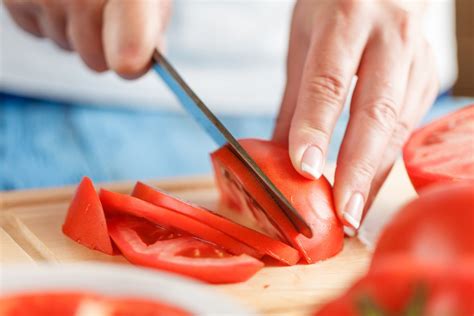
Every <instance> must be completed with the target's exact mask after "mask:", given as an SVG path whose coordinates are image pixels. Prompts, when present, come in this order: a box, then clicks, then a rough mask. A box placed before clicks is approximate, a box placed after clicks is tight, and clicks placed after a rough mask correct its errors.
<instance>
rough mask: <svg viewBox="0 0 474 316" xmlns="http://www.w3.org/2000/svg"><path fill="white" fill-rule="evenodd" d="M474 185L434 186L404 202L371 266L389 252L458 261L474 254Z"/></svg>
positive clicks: (437, 259)
mask: <svg viewBox="0 0 474 316" xmlns="http://www.w3.org/2000/svg"><path fill="white" fill-rule="evenodd" d="M473 230H474V186H471V185H470V184H468V183H457V184H451V185H439V186H432V187H430V188H427V189H426V190H424V191H423V192H422V193H421V194H420V196H419V197H418V198H417V199H415V200H413V201H411V202H409V203H408V204H407V205H405V206H404V207H403V208H402V209H401V210H400V211H399V212H398V213H397V214H396V215H395V217H394V218H393V219H392V220H391V221H390V222H389V224H388V225H387V226H386V227H385V229H384V230H383V232H382V234H381V236H380V238H379V240H378V242H377V245H376V247H375V251H374V255H373V258H372V264H371V267H372V268H373V267H375V266H377V265H378V264H379V261H381V260H383V258H384V257H385V256H387V255H395V254H398V255H400V254H408V255H410V256H411V257H412V258H414V259H415V260H418V261H429V262H431V263H435V262H438V263H443V264H455V263H456V262H458V261H459V260H460V259H461V258H463V257H467V256H474V233H473Z"/></svg>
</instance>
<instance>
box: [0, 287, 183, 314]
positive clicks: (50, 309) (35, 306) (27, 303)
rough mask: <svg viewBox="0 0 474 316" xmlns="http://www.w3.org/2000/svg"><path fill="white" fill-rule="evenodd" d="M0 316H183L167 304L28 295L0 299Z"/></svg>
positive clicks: (77, 295)
mask: <svg viewBox="0 0 474 316" xmlns="http://www.w3.org/2000/svg"><path fill="white" fill-rule="evenodd" d="M0 315H2V316H80V315H93V316H144V315H146V316H159V315H166V316H185V315H191V314H190V313H188V312H186V311H184V310H182V309H180V308H178V307H174V306H171V305H168V304H163V303H159V302H156V301H151V300H145V299H138V298H112V297H110V298H109V297H103V296H100V295H96V294H91V293H79V292H77V293H68V292H61V293H59V292H57V293H55V292H52V293H29V294H19V295H12V296H5V297H2V298H0Z"/></svg>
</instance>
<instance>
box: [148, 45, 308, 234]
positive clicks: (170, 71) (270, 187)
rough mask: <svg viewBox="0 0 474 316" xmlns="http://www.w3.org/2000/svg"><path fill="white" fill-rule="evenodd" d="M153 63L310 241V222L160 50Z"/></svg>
mask: <svg viewBox="0 0 474 316" xmlns="http://www.w3.org/2000/svg"><path fill="white" fill-rule="evenodd" d="M153 60H154V64H153V69H154V70H155V71H156V72H157V73H158V75H159V76H160V77H161V78H162V79H163V81H164V82H165V83H166V85H167V86H168V87H169V88H170V89H171V91H172V92H173V93H174V94H175V96H176V97H177V99H178V100H179V101H180V103H181V105H182V106H183V107H184V108H185V109H186V111H187V112H188V113H189V114H191V115H192V116H193V117H194V119H195V120H196V121H197V122H198V124H199V125H201V127H202V128H204V130H206V132H207V133H208V134H209V136H210V137H211V138H212V139H213V140H214V141H215V142H216V143H217V145H219V146H224V145H226V144H228V145H229V147H230V149H231V152H232V153H233V154H234V155H235V156H236V157H237V158H239V159H240V161H241V162H242V163H243V164H244V165H245V166H246V168H247V169H248V170H249V171H250V172H251V173H252V174H253V176H254V177H255V178H256V179H257V180H258V181H259V182H260V184H261V185H262V186H263V188H264V189H265V191H266V192H267V194H269V196H270V197H271V198H272V200H273V201H274V202H275V203H276V204H277V206H278V207H279V208H280V209H281V210H282V211H283V213H284V214H285V215H286V217H287V219H288V220H289V221H290V223H291V224H292V225H293V227H294V228H295V229H296V230H297V231H298V232H300V233H301V234H303V235H304V236H306V237H308V238H311V237H312V236H313V232H312V230H311V227H310V226H309V225H308V223H307V222H306V221H305V220H304V219H303V218H302V217H301V215H300V214H299V213H298V212H297V211H296V210H295V209H294V207H293V206H292V205H291V204H290V202H288V200H287V199H286V198H285V196H284V195H283V194H282V193H281V192H280V190H278V188H277V187H276V186H275V185H274V184H273V183H272V182H271V181H270V179H269V178H268V177H267V176H266V175H265V173H263V171H262V170H261V169H260V167H259V166H258V165H257V164H256V163H255V161H254V160H253V159H252V158H251V157H250V155H249V154H248V153H247V151H246V150H245V149H244V148H243V147H242V146H240V144H239V143H238V142H237V140H236V139H235V138H234V136H232V134H231V133H230V132H229V130H227V128H226V127H225V126H224V125H223V124H222V123H221V122H220V121H219V119H218V118H217V117H216V116H215V115H214V114H213V113H212V112H211V110H210V109H209V108H208V107H207V106H206V105H205V104H204V102H202V101H201V99H199V97H198V96H197V95H196V94H195V93H194V92H193V90H191V88H190V87H189V86H188V85H187V84H186V82H185V81H184V80H183V78H182V77H181V76H180V75H179V74H178V72H177V71H176V70H175V69H174V67H173V66H171V64H170V63H169V62H168V60H167V59H166V58H165V57H164V56H163V55H162V54H161V53H160V52H159V51H157V50H155V52H154V54H153Z"/></svg>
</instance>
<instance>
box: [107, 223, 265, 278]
mask: <svg viewBox="0 0 474 316" xmlns="http://www.w3.org/2000/svg"><path fill="white" fill-rule="evenodd" d="M109 233H110V236H111V237H112V239H113V240H114V242H115V244H116V245H117V247H118V248H119V249H120V251H121V252H122V254H123V255H124V257H125V258H127V260H129V261H130V262H132V263H134V264H139V265H143V266H148V267H152V268H157V269H162V270H166V271H170V272H174V273H179V274H181V275H186V276H189V277H192V278H196V279H199V280H202V281H206V282H209V283H234V282H242V281H245V280H247V279H249V278H250V277H251V276H253V275H254V274H255V273H256V272H257V271H258V270H260V269H261V268H262V267H263V263H262V262H261V261H259V260H257V259H255V258H252V257H250V256H248V255H245V254H242V255H239V256H234V255H231V254H230V253H228V252H226V251H225V250H223V249H221V248H219V247H217V246H215V245H212V244H209V243H207V242H204V241H201V240H198V239H196V238H194V237H193V236H191V235H189V234H186V233H182V232H176V231H174V230H172V229H169V228H165V227H160V226H157V225H155V224H152V223H150V222H149V221H146V220H144V219H140V218H133V217H124V216H119V217H113V218H110V219H109Z"/></svg>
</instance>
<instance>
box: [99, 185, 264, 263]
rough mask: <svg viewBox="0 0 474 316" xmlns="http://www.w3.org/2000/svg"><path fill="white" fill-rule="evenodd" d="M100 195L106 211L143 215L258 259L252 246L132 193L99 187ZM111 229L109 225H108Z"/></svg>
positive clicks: (155, 221) (152, 220) (153, 220)
mask: <svg viewBox="0 0 474 316" xmlns="http://www.w3.org/2000/svg"><path fill="white" fill-rule="evenodd" d="M99 197H100V200H101V202H102V205H103V206H104V209H105V211H106V212H108V213H110V214H113V213H123V214H128V215H134V216H137V217H142V218H145V219H147V220H149V221H151V222H153V223H155V224H158V225H163V226H165V227H171V228H173V229H176V230H179V231H183V232H187V233H189V234H191V235H193V236H196V237H197V238H200V239H202V240H206V241H208V242H211V243H213V244H215V245H218V246H220V247H222V248H224V249H225V250H227V251H229V252H230V253H232V254H236V255H240V254H248V255H251V256H254V257H258V258H261V257H262V254H261V253H259V252H257V251H256V250H255V249H253V248H250V247H248V246H247V245H245V244H243V243H241V242H239V241H237V240H235V239H233V238H231V237H229V236H228V235H226V234H224V233H222V232H221V231H219V230H217V229H214V228H212V227H210V226H208V225H206V224H203V223H201V222H199V221H196V220H195V219H193V218H190V217H188V216H186V215H183V214H181V213H178V212H175V211H173V210H170V209H167V208H163V207H159V206H156V205H153V204H151V203H148V202H145V201H143V200H140V199H137V198H135V197H133V196H129V195H125V194H120V193H115V192H111V191H108V190H105V189H101V190H100V192H99ZM109 229H110V227H109Z"/></svg>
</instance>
